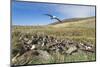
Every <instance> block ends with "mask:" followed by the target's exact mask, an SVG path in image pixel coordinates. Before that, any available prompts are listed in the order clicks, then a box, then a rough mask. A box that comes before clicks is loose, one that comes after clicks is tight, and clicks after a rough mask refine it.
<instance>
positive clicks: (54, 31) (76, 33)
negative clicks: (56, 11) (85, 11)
mask: <svg viewBox="0 0 100 67" xmlns="http://www.w3.org/2000/svg"><path fill="white" fill-rule="evenodd" d="M19 32H21V33H23V34H24V33H27V32H28V33H29V34H30V35H33V34H34V33H36V34H41V33H44V34H46V35H50V36H54V37H56V38H59V39H70V40H74V41H77V42H89V43H92V44H93V45H95V39H96V38H95V32H96V30H95V21H94V20H92V21H87V20H86V21H84V22H81V21H79V23H77V22H76V23H65V26H64V27H63V26H61V27H60V25H59V24H58V26H57V25H56V26H55V25H47V26H13V27H12V48H14V49H18V48H19V47H18V44H20V43H18V38H19V37H20V36H19ZM52 57H53V58H51V59H50V60H48V62H44V61H38V60H37V59H34V60H33V61H32V62H30V63H29V64H43V63H62V62H78V61H94V60H95V54H94V53H78V54H74V55H62V54H60V53H55V54H52Z"/></svg>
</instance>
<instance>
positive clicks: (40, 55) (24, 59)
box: [12, 50, 51, 65]
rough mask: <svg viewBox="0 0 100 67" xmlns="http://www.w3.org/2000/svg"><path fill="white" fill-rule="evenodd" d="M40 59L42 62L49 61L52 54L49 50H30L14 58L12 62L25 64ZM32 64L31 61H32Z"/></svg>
mask: <svg viewBox="0 0 100 67" xmlns="http://www.w3.org/2000/svg"><path fill="white" fill-rule="evenodd" d="M36 59H38V60H37V61H38V62H41V63H48V62H49V60H50V59H51V55H49V53H48V52H47V51H43V50H30V51H27V52H25V53H24V54H23V55H21V56H19V57H18V58H16V59H15V58H14V61H12V63H13V64H14V65H25V64H29V63H30V62H31V61H34V60H36ZM30 64H31V63H30ZM33 64H34V63H33Z"/></svg>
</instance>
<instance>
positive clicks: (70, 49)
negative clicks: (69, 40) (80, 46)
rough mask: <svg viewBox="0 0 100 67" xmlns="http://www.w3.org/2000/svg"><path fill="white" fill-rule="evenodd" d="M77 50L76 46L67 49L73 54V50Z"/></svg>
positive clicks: (68, 52)
mask: <svg viewBox="0 0 100 67" xmlns="http://www.w3.org/2000/svg"><path fill="white" fill-rule="evenodd" d="M75 51H77V47H76V46H70V47H69V48H68V50H67V51H66V53H67V54H69V55H71V54H72V53H73V52H75Z"/></svg>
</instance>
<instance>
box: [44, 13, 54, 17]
mask: <svg viewBox="0 0 100 67" xmlns="http://www.w3.org/2000/svg"><path fill="white" fill-rule="evenodd" d="M44 15H46V16H49V17H50V18H53V16H52V15H50V14H44Z"/></svg>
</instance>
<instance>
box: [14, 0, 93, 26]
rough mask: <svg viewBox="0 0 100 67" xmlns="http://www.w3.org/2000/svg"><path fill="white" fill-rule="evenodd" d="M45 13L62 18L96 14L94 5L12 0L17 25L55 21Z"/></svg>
mask: <svg viewBox="0 0 100 67" xmlns="http://www.w3.org/2000/svg"><path fill="white" fill-rule="evenodd" d="M44 14H51V15H54V16H57V17H59V18H60V19H61V20H62V19H69V18H76V17H90V16H95V7H94V6H79V5H62V4H47V3H29V2H16V1H13V2H12V23H13V24H15V25H46V24H50V23H53V22H55V21H56V20H51V19H50V18H49V17H48V16H45V15H44Z"/></svg>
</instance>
